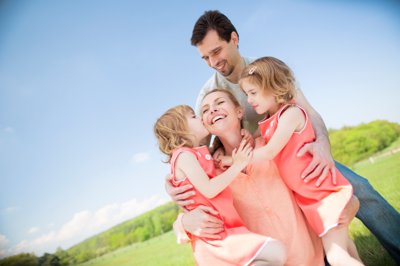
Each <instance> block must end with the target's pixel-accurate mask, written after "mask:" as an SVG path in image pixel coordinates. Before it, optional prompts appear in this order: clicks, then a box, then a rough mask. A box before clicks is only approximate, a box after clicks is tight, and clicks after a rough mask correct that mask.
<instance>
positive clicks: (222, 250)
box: [170, 146, 270, 266]
mask: <svg viewBox="0 0 400 266" xmlns="http://www.w3.org/2000/svg"><path fill="white" fill-rule="evenodd" d="M182 152H191V153H193V154H194V155H195V156H196V158H197V159H198V161H199V163H200V165H201V167H202V168H203V169H204V171H205V172H206V173H207V175H208V176H209V178H213V177H215V175H216V170H215V167H214V161H213V158H212V156H211V155H210V153H209V151H208V148H207V147H206V146H201V147H197V148H193V149H190V148H179V149H177V150H175V151H174V153H173V155H172V157H171V162H170V163H171V171H172V180H171V181H172V184H173V185H174V186H175V187H179V186H183V185H186V184H191V182H190V181H189V179H188V178H185V179H183V180H179V181H178V180H176V177H175V163H176V160H177V158H178V156H179V154H181V153H182ZM195 191H196V195H195V196H193V197H192V199H193V200H194V202H195V203H194V204H191V205H189V206H186V207H185V208H186V209H187V210H193V209H195V208H196V207H198V206H199V205H205V206H210V207H212V208H214V209H215V210H217V211H218V213H219V217H218V218H220V219H221V220H222V221H223V222H224V226H225V232H223V233H222V234H221V236H222V240H211V239H207V238H199V237H196V236H192V241H191V243H192V248H193V254H194V258H195V260H196V263H197V264H198V265H207V266H208V265H248V264H249V263H251V262H252V261H253V260H254V258H255V256H256V255H257V254H258V252H259V251H260V250H261V249H262V248H263V247H264V245H265V244H266V243H267V242H268V240H269V239H270V238H269V237H266V236H262V235H258V234H255V233H251V232H250V231H249V230H248V229H247V228H246V227H245V226H244V225H243V222H242V220H241V218H240V217H239V214H238V213H237V212H236V210H235V208H234V207H233V202H232V194H231V191H230V189H229V188H226V189H225V190H223V191H222V192H221V193H220V194H218V195H217V196H215V197H214V198H212V199H208V198H206V197H205V196H203V195H202V194H201V193H200V192H199V191H198V190H196V189H195Z"/></svg>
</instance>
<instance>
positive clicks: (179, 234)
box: [173, 213, 191, 244]
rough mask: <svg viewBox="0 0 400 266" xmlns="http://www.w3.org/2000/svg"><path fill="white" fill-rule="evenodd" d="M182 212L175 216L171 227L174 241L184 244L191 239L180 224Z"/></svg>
mask: <svg viewBox="0 0 400 266" xmlns="http://www.w3.org/2000/svg"><path fill="white" fill-rule="evenodd" d="M182 217H183V213H180V214H179V215H178V217H177V218H176V220H175V222H174V224H173V228H174V233H175V235H176V242H177V243H178V244H185V243H189V242H190V241H191V238H190V234H189V233H187V232H186V231H185V229H184V228H183V224H182Z"/></svg>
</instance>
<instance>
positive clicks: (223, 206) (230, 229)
mask: <svg viewBox="0 0 400 266" xmlns="http://www.w3.org/2000/svg"><path fill="white" fill-rule="evenodd" d="M154 133H155V136H156V138H157V140H158V144H159V148H160V150H161V152H163V153H164V154H166V155H167V157H168V161H169V163H170V164H171V173H172V180H171V182H172V184H173V185H174V186H176V187H179V186H184V185H186V184H192V185H193V187H194V189H195V191H196V194H195V195H194V196H193V198H192V199H193V200H194V203H193V204H191V205H188V206H185V208H186V209H187V210H193V209H195V208H196V207H198V206H199V205H204V206H210V207H212V208H214V209H215V210H216V211H217V212H218V218H220V219H222V220H223V221H224V226H225V231H224V232H223V233H221V240H212V239H208V238H200V237H196V236H192V241H191V243H192V249H193V254H194V258H195V260H196V263H197V264H198V265H283V263H284V261H285V251H284V248H283V245H282V244H280V242H278V241H276V240H273V239H271V238H269V237H265V236H262V235H258V234H254V233H251V232H249V231H248V230H247V228H246V227H244V226H243V222H242V220H241V218H240V217H239V215H238V213H237V212H236V210H235V208H234V207H233V202H232V195H231V192H230V190H229V188H228V185H229V184H230V183H231V181H232V180H233V179H234V178H235V177H236V176H237V175H239V174H240V173H241V171H242V170H243V169H244V168H245V167H246V166H247V164H248V163H249V161H250V160H251V158H252V148H251V145H249V144H247V143H246V141H242V142H241V143H240V145H239V147H238V148H237V149H235V151H234V152H233V154H232V159H233V163H232V165H231V166H230V167H229V168H228V169H227V170H226V171H225V172H224V173H222V174H219V175H217V174H216V169H215V166H214V161H213V158H212V156H211V155H210V153H209V151H208V148H207V146H200V142H201V140H203V139H204V138H205V137H207V136H208V135H209V133H208V131H207V130H206V128H205V127H204V125H203V123H202V121H201V119H200V118H198V117H196V115H195V114H194V111H193V109H192V108H191V107H189V106H187V105H179V106H176V107H174V108H171V109H169V110H168V111H167V112H166V113H164V114H163V115H162V116H161V117H160V118H159V119H158V120H157V122H156V123H155V125H154Z"/></svg>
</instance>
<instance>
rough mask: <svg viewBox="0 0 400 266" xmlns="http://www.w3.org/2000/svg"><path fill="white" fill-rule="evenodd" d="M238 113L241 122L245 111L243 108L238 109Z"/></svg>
mask: <svg viewBox="0 0 400 266" xmlns="http://www.w3.org/2000/svg"><path fill="white" fill-rule="evenodd" d="M236 112H237V115H238V118H239V119H240V120H242V118H243V115H244V110H243V108H242V107H238V108H237V111H236Z"/></svg>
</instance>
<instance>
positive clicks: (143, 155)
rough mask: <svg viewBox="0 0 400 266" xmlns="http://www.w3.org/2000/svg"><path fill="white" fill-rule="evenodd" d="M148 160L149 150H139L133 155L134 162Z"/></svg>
mask: <svg viewBox="0 0 400 266" xmlns="http://www.w3.org/2000/svg"><path fill="white" fill-rule="evenodd" d="M148 160H150V153H148V152H139V153H136V154H134V155H133V156H132V162H134V163H143V162H145V161H148Z"/></svg>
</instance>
